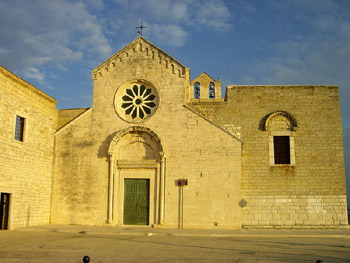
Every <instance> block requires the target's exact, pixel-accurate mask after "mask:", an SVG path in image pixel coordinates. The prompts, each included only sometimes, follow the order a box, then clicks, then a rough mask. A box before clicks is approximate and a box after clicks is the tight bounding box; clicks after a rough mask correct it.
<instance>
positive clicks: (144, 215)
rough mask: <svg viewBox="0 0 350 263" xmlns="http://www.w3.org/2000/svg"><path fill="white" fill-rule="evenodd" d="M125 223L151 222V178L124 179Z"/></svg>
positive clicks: (146, 223) (139, 223) (142, 223)
mask: <svg viewBox="0 0 350 263" xmlns="http://www.w3.org/2000/svg"><path fill="white" fill-rule="evenodd" d="M124 224H125V225H148V224H149V179H125V180H124Z"/></svg>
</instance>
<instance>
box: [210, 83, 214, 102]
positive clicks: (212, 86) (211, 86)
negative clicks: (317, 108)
mask: <svg viewBox="0 0 350 263" xmlns="http://www.w3.org/2000/svg"><path fill="white" fill-rule="evenodd" d="M209 99H215V85H214V83H213V82H210V84H209Z"/></svg>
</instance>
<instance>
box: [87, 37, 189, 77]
mask: <svg viewBox="0 0 350 263" xmlns="http://www.w3.org/2000/svg"><path fill="white" fill-rule="evenodd" d="M139 40H143V41H144V42H146V43H147V44H149V45H150V46H152V47H153V48H155V49H157V50H158V51H159V52H161V53H163V55H165V56H167V57H169V58H170V59H171V60H172V61H173V62H175V63H176V64H178V65H179V66H181V67H184V68H186V66H185V65H183V64H182V63H181V62H180V61H178V60H177V59H175V58H174V57H172V56H171V55H169V54H168V53H167V52H165V51H164V50H162V49H161V48H159V47H158V46H156V45H155V44H153V43H152V42H150V41H149V40H147V39H146V38H144V37H141V36H139V37H137V38H136V39H134V40H133V41H132V42H130V43H129V44H128V45H126V46H125V47H123V48H122V49H121V50H119V51H118V52H117V53H115V54H114V55H112V56H111V57H110V58H108V59H106V60H105V61H104V62H102V63H101V64H100V65H98V66H97V67H95V68H94V69H93V70H92V74H93V75H94V73H95V72H96V71H98V70H100V69H101V68H103V67H104V66H105V65H107V64H109V63H110V62H112V60H114V59H115V58H116V57H118V56H119V55H120V54H123V53H124V52H125V51H126V50H127V49H129V48H130V47H131V46H132V45H134V44H135V43H136V42H137V41H139Z"/></svg>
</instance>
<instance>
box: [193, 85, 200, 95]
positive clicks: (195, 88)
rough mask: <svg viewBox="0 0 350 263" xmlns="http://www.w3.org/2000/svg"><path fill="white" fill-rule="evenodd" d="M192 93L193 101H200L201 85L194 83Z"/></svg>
mask: <svg viewBox="0 0 350 263" xmlns="http://www.w3.org/2000/svg"><path fill="white" fill-rule="evenodd" d="M193 93H194V98H195V99H200V97H201V85H200V84H199V83H198V82H196V83H194V85H193Z"/></svg>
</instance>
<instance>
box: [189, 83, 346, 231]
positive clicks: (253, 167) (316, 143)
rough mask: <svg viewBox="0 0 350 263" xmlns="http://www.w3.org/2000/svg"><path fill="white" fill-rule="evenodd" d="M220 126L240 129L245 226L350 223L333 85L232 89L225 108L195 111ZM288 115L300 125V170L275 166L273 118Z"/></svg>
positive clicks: (297, 141) (205, 107) (297, 158)
mask: <svg viewBox="0 0 350 263" xmlns="http://www.w3.org/2000/svg"><path fill="white" fill-rule="evenodd" d="M192 107H195V108H196V109H197V110H199V111H201V112H202V113H203V114H204V115H206V116H207V117H208V118H210V119H212V120H214V121H215V122H216V123H218V124H220V125H226V124H229V123H233V124H235V126H238V127H240V130H241V135H242V139H243V154H242V198H244V199H245V200H246V202H247V204H246V206H245V207H244V208H243V209H242V213H243V217H244V223H243V224H244V225H245V226H247V227H249V226H275V227H278V226H285V227H286V226H301V225H304V226H305V225H306V226H307V225H313V226H320V225H328V226H330V225H343V224H347V215H346V193H345V191H346V188H345V172H344V156H343V143H342V128H341V117H340V106H339V94H338V88H337V87H335V86H231V87H229V88H228V91H227V94H226V100H225V102H223V103H221V104H218V105H216V106H213V105H210V104H207V105H205V104H201V105H199V104H195V105H193V106H192ZM276 111H286V112H288V113H289V114H291V115H292V116H293V117H294V118H295V120H296V122H297V129H296V130H295V131H292V132H291V133H290V134H291V136H292V137H293V138H294V142H295V165H271V163H270V157H269V156H270V152H271V150H270V149H269V137H270V135H271V134H270V133H269V131H265V130H264V128H263V123H264V120H265V119H266V117H267V116H268V114H270V113H273V112H276Z"/></svg>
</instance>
